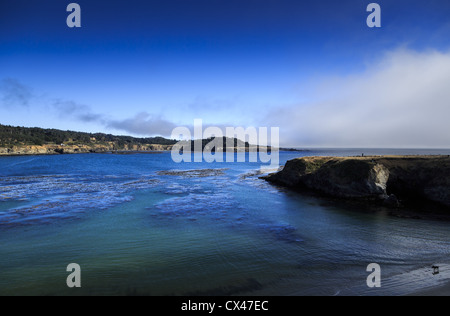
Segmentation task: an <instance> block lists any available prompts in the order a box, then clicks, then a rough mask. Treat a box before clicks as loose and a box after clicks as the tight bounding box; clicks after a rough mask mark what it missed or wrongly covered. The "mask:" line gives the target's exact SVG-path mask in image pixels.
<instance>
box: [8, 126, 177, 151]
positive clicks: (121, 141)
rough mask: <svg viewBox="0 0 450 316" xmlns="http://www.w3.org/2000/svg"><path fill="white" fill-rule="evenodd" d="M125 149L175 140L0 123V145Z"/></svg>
mask: <svg viewBox="0 0 450 316" xmlns="http://www.w3.org/2000/svg"><path fill="white" fill-rule="evenodd" d="M111 143H113V144H114V145H115V147H117V149H125V148H129V147H132V146H133V145H145V144H155V145H174V144H175V143H176V141H175V140H170V139H166V138H163V137H150V138H135V137H131V136H114V135H110V134H102V133H83V132H74V131H62V130H57V129H43V128H37V127H34V128H28V127H14V126H5V125H0V147H9V148H12V147H13V146H27V145H29V146H42V145H61V144H65V145H69V146H70V145H98V144H102V145H107V144H108V145H109V144H111Z"/></svg>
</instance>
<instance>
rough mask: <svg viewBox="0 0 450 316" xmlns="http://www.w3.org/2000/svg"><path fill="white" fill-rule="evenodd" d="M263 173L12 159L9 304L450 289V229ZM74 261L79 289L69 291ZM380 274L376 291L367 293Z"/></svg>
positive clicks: (4, 272) (2, 213) (7, 161)
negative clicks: (370, 268) (375, 268)
mask: <svg viewBox="0 0 450 316" xmlns="http://www.w3.org/2000/svg"><path fill="white" fill-rule="evenodd" d="M365 151H366V152H365V154H371V153H374V154H383V153H388V154H390V153H398V154H423V153H440V154H449V152H447V151H407V150H401V151H400V150H399V151H386V150H384V151H383V150H371V151H369V150H365ZM355 154H358V155H360V154H361V150H360V149H359V150H322V151H310V152H301V153H299V152H282V153H281V156H280V158H281V163H282V164H283V163H284V162H285V161H287V160H288V159H292V158H295V157H298V156H304V155H355ZM258 168H259V164H257V163H213V164H208V163H191V164H176V163H173V162H172V160H171V157H170V154H168V153H162V154H133V155H113V154H89V155H61V156H33V157H2V158H0V240H1V246H0V295H192V294H194V295H195V294H199V295H349V294H361V295H379V294H393V295H403V294H409V293H412V292H414V291H417V290H420V289H425V288H430V287H434V286H439V285H441V284H443V283H444V282H448V281H449V280H450V256H449V255H450V234H449V223H448V222H438V221H428V220H413V219H402V218H395V217H392V216H388V215H387V214H386V212H383V211H379V212H360V211H359V210H355V209H354V208H350V207H348V206H344V205H339V206H338V205H336V204H333V203H331V202H329V201H326V200H320V199H317V198H313V197H306V196H303V195H299V194H296V193H293V192H290V191H288V190H284V189H281V188H277V187H274V186H271V185H270V184H268V183H266V182H264V181H263V180H260V179H258V176H257V175H256V174H255V170H258ZM187 170H202V171H195V172H184V171H187ZM73 262H74V263H78V264H79V265H80V266H81V270H82V273H81V280H82V281H81V283H82V287H81V288H77V289H70V288H68V287H67V286H66V278H67V276H68V274H69V273H68V272H66V267H67V265H68V264H70V263H73ZM370 263H378V264H380V266H381V268H382V280H383V281H382V287H381V288H380V289H375V290H374V289H369V288H368V287H367V286H366V278H367V276H368V274H369V273H368V272H366V267H367V265H368V264H370ZM433 264H439V265H440V266H441V273H440V274H439V275H437V276H433V275H432V274H431V272H430V269H431V266H432V265H433Z"/></svg>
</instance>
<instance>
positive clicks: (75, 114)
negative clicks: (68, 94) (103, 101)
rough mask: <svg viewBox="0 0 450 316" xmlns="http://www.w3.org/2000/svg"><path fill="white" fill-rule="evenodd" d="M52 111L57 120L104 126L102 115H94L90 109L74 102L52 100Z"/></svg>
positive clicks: (104, 119)
mask: <svg viewBox="0 0 450 316" xmlns="http://www.w3.org/2000/svg"><path fill="white" fill-rule="evenodd" d="M52 106H53V109H54V110H55V111H56V114H57V115H58V117H59V118H61V119H65V118H71V119H75V120H77V121H80V122H84V123H92V122H98V123H103V124H105V121H106V118H105V117H104V115H102V114H98V113H94V112H93V111H92V110H91V108H90V107H89V106H87V105H84V104H79V103H76V102H74V101H67V100H60V99H58V100H54V101H53V103H52Z"/></svg>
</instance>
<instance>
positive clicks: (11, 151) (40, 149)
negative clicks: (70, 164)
mask: <svg viewBox="0 0 450 316" xmlns="http://www.w3.org/2000/svg"><path fill="white" fill-rule="evenodd" d="M171 149H172V145H133V146H125V148H124V150H122V151H165V150H171ZM112 151H117V149H116V148H115V145H114V144H109V145H95V146H87V145H65V146H62V145H43V146H35V145H29V146H13V147H12V148H2V147H0V156H13V155H58V154H83V153H105V152H112Z"/></svg>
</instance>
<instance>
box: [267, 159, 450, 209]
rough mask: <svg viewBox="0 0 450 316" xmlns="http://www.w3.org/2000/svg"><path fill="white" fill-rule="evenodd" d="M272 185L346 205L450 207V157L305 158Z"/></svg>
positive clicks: (273, 178)
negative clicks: (404, 203)
mask: <svg viewBox="0 0 450 316" xmlns="http://www.w3.org/2000/svg"><path fill="white" fill-rule="evenodd" d="M264 179H266V180H267V181H270V182H273V183H276V184H280V185H284V186H287V187H290V188H295V189H298V190H312V191H315V192H318V193H321V194H324V195H328V196H331V197H337V198H345V199H349V198H350V199H368V200H374V201H383V202H384V204H386V205H391V206H398V205H399V204H400V202H399V201H409V202H412V201H430V202H435V203H439V204H441V205H443V206H446V207H450V158H449V157H447V156H445V157H444V156H402V157H399V156H392V157H388V156H386V157H347V158H338V157H305V158H299V159H294V160H291V161H288V162H287V163H286V165H285V166H284V168H283V169H282V170H281V171H280V172H277V173H274V174H270V175H269V176H266V177H264Z"/></svg>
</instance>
